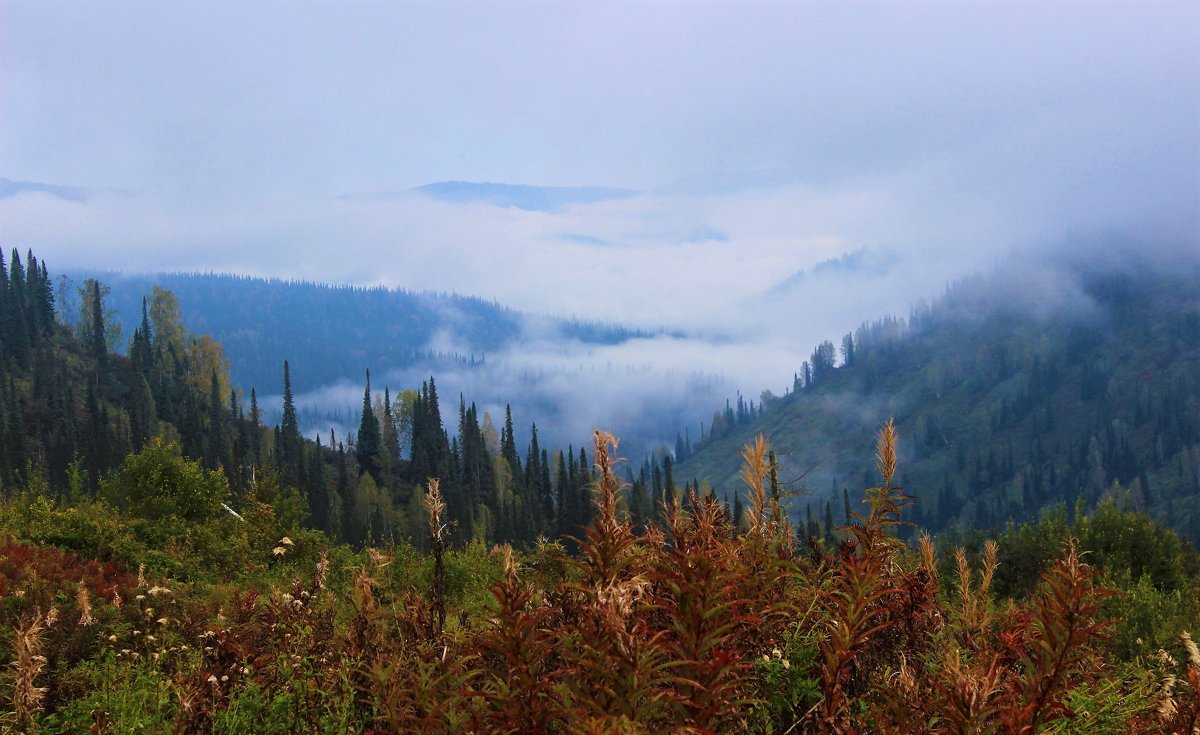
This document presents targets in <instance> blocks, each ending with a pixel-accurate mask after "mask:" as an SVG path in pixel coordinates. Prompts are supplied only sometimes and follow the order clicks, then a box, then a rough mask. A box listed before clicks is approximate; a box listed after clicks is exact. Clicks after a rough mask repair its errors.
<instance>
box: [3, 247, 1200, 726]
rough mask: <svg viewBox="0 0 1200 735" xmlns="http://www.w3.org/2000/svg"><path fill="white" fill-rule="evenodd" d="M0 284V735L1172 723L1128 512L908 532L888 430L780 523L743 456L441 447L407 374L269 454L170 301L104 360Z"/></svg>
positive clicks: (22, 289)
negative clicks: (848, 475)
mask: <svg viewBox="0 0 1200 735" xmlns="http://www.w3.org/2000/svg"><path fill="white" fill-rule="evenodd" d="M0 276H2V278H0V384H2V385H3V387H4V390H3V403H0V418H2V423H0V439H2V440H3V449H4V451H3V463H2V464H0V630H3V631H6V632H5V633H4V634H3V635H0V660H3V661H6V662H8V663H9V665H8V666H6V667H5V668H4V669H3V671H2V672H0V727H3V728H4V729H5V730H6V731H8V730H12V731H14V732H26V733H42V732H45V733H51V732H53V733H59V732H65V733H84V732H93V733H133V732H147V731H149V732H165V731H172V732H178V733H205V734H207V733H241V732H248V731H254V732H264V733H328V734H330V735H332V734H333V733H339V734H344V733H355V734H357V733H362V734H363V735H366V734H368V733H371V734H378V733H417V732H420V733H429V732H433V733H452V732H479V733H511V732H518V731H519V732H532V733H576V732H588V733H590V732H597V733H598V732H606V733H609V732H622V733H644V732H651V731H661V730H666V731H676V732H689V733H717V732H753V733H779V732H805V733H828V734H830V735H849V734H850V733H854V732H862V731H871V732H881V733H897V734H899V733H911V732H964V731H968V732H977V731H986V732H1004V733H1019V732H1031V731H1036V732H1063V733H1065V732H1095V731H1099V732H1134V731H1136V732H1148V733H1162V734H1163V735H1166V734H1167V733H1178V732H1189V731H1190V730H1191V729H1193V728H1194V727H1195V725H1196V723H1197V721H1200V653H1198V652H1197V649H1196V646H1195V643H1194V642H1193V640H1192V638H1191V637H1190V636H1189V635H1188V632H1189V631H1190V630H1194V629H1195V628H1196V626H1197V624H1198V623H1200V608H1198V607H1197V605H1200V587H1198V586H1197V585H1198V584H1200V582H1198V581H1197V580H1200V557H1197V555H1196V553H1195V552H1194V551H1192V550H1191V549H1190V548H1189V546H1188V545H1187V544H1186V543H1184V542H1182V541H1181V540H1180V539H1179V537H1177V536H1176V535H1175V534H1173V533H1172V532H1171V531H1169V530H1168V529H1166V528H1164V527H1163V526H1161V525H1160V524H1158V523H1156V522H1155V521H1154V520H1152V519H1151V518H1149V517H1148V516H1146V515H1145V514H1143V513H1138V512H1136V511H1134V510H1132V509H1127V508H1122V507H1119V506H1118V505H1117V504H1116V503H1113V502H1107V503H1101V504H1099V505H1098V506H1097V507H1096V508H1094V509H1092V510H1090V511H1085V509H1084V508H1082V507H1080V508H1079V509H1078V510H1077V512H1076V513H1074V515H1073V516H1072V517H1068V516H1067V515H1066V514H1065V513H1059V514H1049V515H1047V516H1046V517H1044V518H1042V519H1041V520H1040V521H1038V522H1037V523H1025V524H1020V525H1013V526H1012V527H1010V528H1009V529H1007V530H1006V531H1005V532H1004V533H1003V534H1000V535H999V536H998V538H996V539H987V540H985V539H984V538H982V537H981V536H979V535H969V536H966V537H964V546H963V547H961V548H959V547H956V546H954V545H953V544H952V543H949V542H947V541H945V540H943V541H942V542H941V543H940V548H939V544H936V543H935V542H934V541H933V540H932V539H930V538H929V537H928V536H922V537H921V538H920V540H919V541H918V542H916V543H915V544H913V545H911V546H910V545H908V544H906V543H905V542H904V540H903V539H905V538H908V537H911V536H912V535H913V534H912V532H911V530H910V529H912V526H910V525H909V524H908V523H907V522H906V520H905V519H906V518H907V517H909V516H908V513H907V511H908V510H909V509H910V508H912V507H914V506H912V504H911V500H912V498H911V497H909V496H908V495H906V494H905V492H904V490H903V489H902V488H901V487H900V486H898V484H897V480H898V479H899V478H900V477H901V476H902V473H903V472H904V466H903V465H902V464H900V462H901V461H902V458H903V457H904V456H908V455H910V454H911V453H910V452H907V451H905V450H904V449H903V446H904V445H903V443H900V442H899V440H898V438H897V433H896V431H895V428H894V426H893V424H892V422H891V421H888V422H886V423H885V424H884V428H883V430H882V431H881V432H880V433H879V440H878V443H877V444H876V447H875V451H874V460H875V461H874V462H873V465H874V471H875V473H876V474H875V475H874V476H873V477H872V478H871V485H873V486H872V487H870V488H868V489H867V490H866V491H865V494H859V493H855V495H856V497H855V501H856V502H855V503H854V504H853V506H852V507H853V508H854V509H857V511H858V512H856V513H853V514H850V513H847V518H846V522H845V525H844V526H842V527H840V528H837V529H833V528H827V529H824V533H823V534H813V533H811V532H809V531H811V528H809V527H807V526H806V527H801V528H798V529H797V528H795V527H794V526H793V524H792V523H791V521H790V520H789V517H788V514H787V513H786V511H785V509H784V507H783V504H782V503H783V502H784V499H785V498H784V491H783V487H784V483H783V482H781V480H780V471H781V463H780V462H778V461H777V455H776V454H775V453H774V452H772V451H771V449H770V446H769V444H768V442H767V441H765V440H764V439H763V438H762V437H761V436H758V437H755V438H754V439H753V440H752V441H750V442H748V443H747V444H746V445H745V446H744V447H743V448H742V449H741V450H740V451H739V455H740V456H739V458H738V460H737V461H738V462H739V463H740V465H741V469H740V471H739V474H740V477H741V480H742V486H740V487H738V488H737V489H730V490H729V491H728V492H729V493H730V494H731V495H732V496H733V498H734V503H733V506H730V504H728V503H726V502H723V500H718V498H717V497H716V496H714V495H712V494H711V493H708V492H706V490H705V489H704V488H703V487H701V488H697V486H696V485H690V484H689V483H684V486H683V487H677V485H676V480H675V477H676V472H675V469H676V468H675V467H674V465H673V464H672V463H671V461H670V457H669V455H667V456H663V457H661V458H660V459H659V462H653V461H651V462H647V463H645V464H644V465H643V466H642V467H640V468H639V476H638V477H637V478H635V481H634V483H633V486H632V487H629V488H626V487H624V483H622V482H621V481H620V479H619V474H618V470H617V469H616V467H617V465H618V459H617V458H616V457H615V455H614V451H615V446H616V442H615V440H614V439H613V438H612V437H610V436H608V435H606V434H603V433H602V432H599V431H597V432H596V434H595V437H594V443H593V444H592V446H591V447H590V448H589V449H590V457H589V454H588V453H587V452H585V451H584V450H583V449H579V450H578V455H577V454H576V450H574V449H573V448H568V449H567V450H566V451H562V452H552V451H550V450H549V449H548V448H545V447H542V446H540V445H539V443H538V438H537V431H536V427H534V428H533V429H531V431H530V436H531V439H530V442H529V444H528V446H527V447H526V448H524V451H523V452H522V451H521V448H518V447H517V445H516V440H515V437H514V431H513V425H512V417H511V412H509V413H508V415H506V416H505V417H504V421H503V424H502V426H500V427H499V428H497V427H496V426H493V425H492V422H491V421H490V417H488V416H486V415H484V416H483V417H480V416H479V415H478V412H477V410H476V409H475V407H474V406H472V405H469V404H467V403H466V402H465V401H460V404H459V414H458V415H459V420H458V427H457V433H455V432H453V431H451V430H449V429H448V428H447V427H445V426H444V425H443V422H442V412H441V410H440V406H439V397H438V392H437V384H436V382H435V381H434V380H433V379H432V378H431V379H430V380H428V381H426V382H425V383H424V384H423V385H421V386H420V387H419V389H417V390H409V391H400V393H399V395H397V396H394V397H393V395H392V394H391V392H390V389H389V388H387V387H385V388H384V391H383V394H382V396H381V395H380V394H379V393H378V390H377V386H376V387H373V386H372V384H371V376H370V373H369V372H368V373H366V374H365V385H364V390H363V401H362V412H361V413H362V422H361V424H360V426H359V430H358V432H357V434H356V436H355V440H354V441H353V442H351V441H347V439H346V438H345V437H342V438H339V437H336V436H331V437H330V440H329V442H328V444H326V445H322V443H321V442H320V441H309V440H306V439H304V438H303V437H301V435H300V433H299V429H298V422H297V419H296V415H295V407H294V405H293V402H292V391H291V385H290V382H291V381H290V372H291V366H290V364H289V363H288V362H284V363H283V368H282V381H283V401H284V406H283V411H282V420H281V422H280V423H279V424H278V425H277V426H275V427H267V426H264V425H263V424H262V423H261V416H260V410H259V406H258V405H257V399H256V393H255V392H254V391H253V390H252V391H251V393H250V397H249V399H248V406H247V405H246V404H247V402H246V401H244V400H243V397H242V396H241V395H240V394H239V392H238V391H237V390H236V388H234V387H233V386H232V384H231V382H230V380H229V374H228V364H227V362H226V361H225V359H224V357H223V351H222V349H221V347H220V345H219V344H218V343H216V342H214V341H213V340H212V339H211V338H209V337H207V336H196V335H195V334H193V333H192V332H191V331H190V330H188V329H187V327H185V326H184V323H183V319H182V316H181V314H180V310H179V308H178V303H177V301H176V300H175V298H174V296H173V294H172V293H171V292H169V291H165V290H163V289H153V290H152V291H151V292H150V293H149V294H148V295H147V297H146V301H145V304H144V307H143V314H142V318H141V320H140V323H139V324H138V326H137V327H136V328H135V329H134V330H133V334H132V338H131V340H130V342H129V347H128V350H127V352H128V355H127V356H124V355H120V354H116V353H115V352H114V351H113V348H114V346H115V345H116V344H117V343H118V341H119V340H118V339H117V337H116V335H115V330H113V329H111V328H110V325H111V324H112V323H113V314H112V311H111V309H110V308H109V307H108V306H107V304H106V296H107V290H106V288H105V286H104V285H103V284H100V283H99V282H97V281H95V280H88V281H85V283H84V284H83V286H82V288H81V290H80V293H79V304H80V306H79V313H78V316H77V319H76V322H75V328H74V329H71V328H68V327H67V326H66V325H65V324H63V323H62V320H61V319H59V318H56V306H57V307H58V308H60V309H61V305H56V302H55V298H54V295H53V294H52V292H51V289H50V283H51V279H50V275H49V272H48V270H47V268H46V265H45V263H42V262H40V261H38V260H37V259H36V258H35V257H34V256H33V254H32V253H27V254H26V256H25V257H24V258H21V257H20V256H19V255H18V254H16V253H13V255H12V256H11V258H10V259H8V260H7V261H0ZM1163 294H1164V298H1166V294H1167V292H1166V291H1164V292H1163ZM1185 324H1186V322H1185ZM870 344H871V343H870V341H869V340H864V341H862V342H857V341H856V342H855V344H854V349H855V354H856V358H855V359H854V360H851V365H850V366H848V367H847V368H841V369H836V370H831V371H826V372H824V373H822V376H823V377H821V378H820V379H817V381H816V382H813V383H812V385H806V386H805V387H804V388H803V390H801V391H800V393H799V395H805V394H808V393H809V391H812V394H816V391H817V389H818V388H819V387H820V386H821V385H822V382H823V381H833V380H835V379H837V378H836V376H837V375H839V374H840V375H849V374H850V372H849V370H850V368H851V367H853V366H854V365H855V364H856V360H857V358H858V356H860V355H863V356H864V359H865V355H867V354H869V353H870V349H869V345H870ZM880 344H882V343H880ZM880 349H882V348H880ZM860 350H862V351H861V352H860ZM797 397H799V396H797ZM731 410H732V409H731ZM738 414H740V415H741V417H742V418H741V422H742V424H743V425H746V424H750V423H752V422H754V421H766V420H768V419H770V418H771V417H772V416H774V415H778V413H777V410H776V407H774V406H772V405H770V403H769V402H768V405H767V406H766V408H765V411H764V410H763V409H762V408H761V407H753V408H751V407H750V406H747V405H741V404H740V405H739V411H738ZM738 414H735V415H734V417H735V420H736V418H737V415H738ZM760 414H761V415H760ZM720 440H721V439H713V440H709V441H713V442H714V444H715V442H716V441H720ZM401 445H406V446H407V451H406V452H401V449H400V447H401ZM706 449H707V447H706V446H705V445H704V444H702V445H701V447H700V452H704V451H705V450H706ZM867 451H868V452H869V450H867ZM684 453H685V454H686V453H687V449H686V442H685V450H684ZM699 456H700V455H699V454H697V455H696V457H693V459H696V458H699ZM647 476H648V477H649V480H647V479H646V477H647ZM1151 476H1153V475H1151ZM918 494H919V493H918ZM743 499H744V501H743ZM846 499H847V503H849V496H848V495H847V498H846ZM735 508H744V512H740V511H738V510H734V509H735ZM827 525H829V526H832V525H833V523H832V522H830V523H828V524H827ZM555 537H557V538H555ZM493 541H510V542H512V545H499V546H490V544H489V542H493ZM1171 652H1174V654H1175V655H1176V656H1177V657H1173V656H1172V653H1171Z"/></svg>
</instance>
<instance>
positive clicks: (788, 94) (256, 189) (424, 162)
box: [0, 0, 1200, 395]
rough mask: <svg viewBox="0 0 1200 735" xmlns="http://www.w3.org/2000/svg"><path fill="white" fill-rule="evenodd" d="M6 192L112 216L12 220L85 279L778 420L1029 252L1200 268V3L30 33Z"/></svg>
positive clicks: (7, 111)
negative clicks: (815, 369)
mask: <svg viewBox="0 0 1200 735" xmlns="http://www.w3.org/2000/svg"><path fill="white" fill-rule="evenodd" d="M0 178H5V179H8V180H11V181H23V182H38V183H42V184H49V185H56V186H70V187H80V188H82V189H83V190H84V195H83V196H81V197H76V198H73V199H71V198H67V199H64V198H62V197H57V196H54V195H52V194H46V193H38V192H26V193H17V194H12V195H8V196H4V197H3V198H0V242H2V243H3V244H4V245H5V246H6V247H11V246H18V247H21V248H25V247H32V248H34V250H35V252H37V253H39V254H40V255H42V256H43V257H45V258H46V259H47V260H48V262H50V264H51V266H52V267H58V268H71V267H99V268H107V269H115V270H136V271H157V270H165V271H178V270H186V271H193V270H200V271H222V272H238V273H248V274H260V275H270V276H280V277H285V278H305V279H311V280H317V281H323V282H338V283H356V284H385V285H389V286H401V287H406V288H414V289H432V290H438V291H457V292H460V293H466V294H472V295H479V296H483V297H486V298H492V299H497V300H499V301H501V302H503V303H505V304H506V305H510V306H513V307H516V308H519V309H524V310H528V311H533V312H537V313H544V314H553V315H576V316H580V317H586V318H592V319H605V320H617V321H622V322H625V323H629V324H634V325H637V326H649V327H657V326H666V327H669V328H673V329H674V328H677V329H682V330H686V331H687V332H688V333H689V334H691V335H694V340H693V341H692V342H689V343H688V344H684V345H680V344H673V345H669V346H667V347H666V348H665V349H659V350H657V351H655V352H646V353H645V354H644V355H643V356H642V357H643V358H644V359H643V360H642V362H649V363H652V364H653V365H655V366H657V367H661V368H662V369H663V370H665V371H672V370H675V371H678V370H683V371H693V370H699V371H700V372H702V373H706V374H707V373H710V372H716V373H722V374H727V375H730V376H732V378H733V382H734V383H735V384H737V385H740V386H744V388H745V390H746V391H747V393H748V394H750V395H754V394H756V393H757V391H758V390H759V389H761V388H763V387H771V388H772V389H773V390H776V391H777V392H778V391H781V390H782V388H783V386H784V385H785V384H786V383H787V382H789V381H790V377H791V374H792V372H793V370H794V369H795V368H796V367H797V365H798V363H799V360H800V359H802V358H803V356H806V355H807V353H808V352H809V351H810V350H811V348H812V346H813V345H814V344H815V343H816V342H817V341H819V340H820V339H825V338H833V339H836V338H837V336H838V335H839V334H842V333H844V332H846V331H849V330H850V329H852V328H853V327H854V326H856V325H857V324H859V323H860V322H861V321H863V320H865V319H869V318H874V317H878V316H882V315H883V314H887V313H901V314H903V313H906V312H907V308H908V306H909V304H911V303H913V301H915V300H916V299H919V298H923V297H932V296H935V295H936V294H937V293H938V292H939V291H940V290H941V289H942V288H943V287H944V285H945V284H946V283H947V282H948V281H950V280H953V279H954V278H956V277H959V276H961V275H963V274H965V273H967V272H970V271H974V270H979V269H987V268H988V267H990V266H991V265H992V264H994V263H996V262H997V261H998V260H999V259H1002V258H1004V257H1007V255H1008V254H1009V253H1011V252H1012V251H1013V250H1014V249H1022V248H1024V249H1040V248H1050V247H1054V246H1055V245H1056V243H1060V242H1063V241H1065V240H1078V239H1079V238H1081V237H1082V238H1086V237H1093V236H1094V237H1107V236H1110V235H1113V234H1117V235H1123V236H1134V237H1138V238H1141V239H1142V240H1144V242H1145V243H1146V247H1155V246H1156V245H1157V244H1158V243H1162V242H1167V241H1170V242H1172V243H1174V245H1175V246H1176V247H1178V245H1179V243H1181V242H1182V243H1185V245H1184V247H1185V248H1186V247H1188V246H1190V245H1195V246H1196V248H1197V249H1200V237H1198V235H1197V232H1198V231H1200V4H1198V3H1196V2H1194V1H1189V2H1177V3H1172V2H1153V1H1147V0H1141V1H1139V2H1125V3H1112V2H977V1H971V2H911V3H900V2H873V3H864V2H839V3H834V2H778V3H767V2H701V1H699V0H697V1H696V2H655V1H651V0H643V1H641V2H587V1H584V0H579V1H572V2H481V1H473V2H423V3H417V2H369V3H364V2H358V3H356V2H336V3H332V2H312V1H310V2H281V1H278V0H275V1H271V2H247V1H239V2H221V1H220V0H204V1H203V2H187V1H180V2H170V3H163V2H110V1H106V0H93V1H89V2H59V1H54V0H50V1H45V0H39V1H38V2H24V1H18V0H0ZM447 180H455V181H475V182H504V183H510V184H526V185H537V186H611V187H621V188H628V189H633V190H636V191H637V192H638V193H637V195H635V196H631V197H625V198H621V199H614V200H611V201H601V202H593V203H587V204H578V205H573V206H567V207H563V208H560V209H557V210H554V211H528V210H524V209H519V208H513V207H500V206H494V205H492V204H488V203H486V202H476V203H461V202H447V201H440V200H437V199H433V198H430V197H427V196H421V195H418V194H414V193H412V191H411V190H412V189H413V188H414V187H418V186H421V185H424V184H428V183H430V182H436V181H447ZM80 199H81V200H80ZM856 252H859V253H865V254H866V256H867V257H865V258H859V260H860V261H863V262H865V263H866V265H865V266H862V267H860V268H857V269H851V270H850V271H849V272H837V273H834V275H832V276H825V277H820V278H818V277H815V276H812V272H813V268H814V267H815V266H816V265H817V264H819V263H821V262H823V261H827V260H830V259H834V258H839V257H841V256H843V255H844V254H846V253H856ZM856 262H857V261H856ZM800 272H805V273H808V274H809V276H807V277H802V278H794V276H796V274H797V273H800ZM826 272H827V273H828V272H829V271H828V269H826ZM593 359H600V360H605V361H607V360H608V359H609V356H594V357H593ZM618 359H623V360H630V361H632V363H633V364H637V363H638V362H639V360H638V356H630V355H626V354H622V355H620V356H618ZM710 362H711V364H710ZM698 363H699V365H698ZM768 376H775V377H774V379H773V380H771V379H769V377H768ZM764 383H766V384H765V385H764Z"/></svg>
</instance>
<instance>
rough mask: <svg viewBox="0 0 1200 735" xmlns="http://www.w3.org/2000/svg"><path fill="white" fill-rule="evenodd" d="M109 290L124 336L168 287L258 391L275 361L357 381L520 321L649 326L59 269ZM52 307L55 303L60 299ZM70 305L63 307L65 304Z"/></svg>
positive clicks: (466, 301) (577, 327) (467, 348)
mask: <svg viewBox="0 0 1200 735" xmlns="http://www.w3.org/2000/svg"><path fill="white" fill-rule="evenodd" d="M67 275H68V276H69V277H70V278H71V279H73V280H74V281H75V282H76V283H81V282H82V280H83V279H84V278H87V277H95V278H97V279H98V280H100V281H101V282H102V283H104V284H105V285H107V286H109V287H110V288H111V289H112V291H111V293H110V295H109V298H108V302H107V303H108V305H109V306H111V307H112V308H114V309H115V310H116V312H117V316H118V319H119V321H120V323H121V326H122V331H123V334H124V341H125V342H128V340H129V338H130V337H131V336H132V335H133V330H134V328H135V327H137V325H138V323H139V322H140V320H141V304H142V298H143V297H145V296H148V295H149V294H150V292H151V289H152V288H153V287H154V286H159V287H160V288H165V289H168V290H170V291H171V292H173V293H174V294H175V296H176V298H177V299H178V300H179V305H180V308H181V310H182V311H183V313H184V314H185V315H186V318H187V325H188V327H189V328H190V329H191V330H192V331H193V332H195V333H196V334H211V335H212V337H213V338H214V339H216V340H217V341H218V342H220V343H221V344H222V345H223V346H224V348H225V353H226V355H227V356H228V357H229V359H230V361H231V363H232V370H231V374H232V377H233V380H234V382H236V383H237V384H239V385H240V386H242V387H243V388H244V389H245V390H247V391H248V390H249V389H250V388H251V387H255V388H257V389H258V390H259V392H260V393H261V394H269V393H274V392H277V391H279V390H280V385H281V381H282V369H283V368H282V366H283V360H285V359H287V360H290V361H291V364H292V381H293V388H294V389H295V390H296V392H297V393H301V392H304V391H306V390H312V389H316V388H318V387H320V386H324V385H328V384H331V383H334V382H336V381H339V380H351V381H358V380H360V379H361V378H362V372H363V370H364V369H366V368H370V369H371V370H372V371H373V372H375V373H376V374H380V375H382V374H384V373H385V372H386V371H389V370H395V369H399V368H405V367H409V366H412V365H415V364H417V363H422V364H437V363H439V362H440V363H443V364H444V363H454V364H470V363H471V362H473V361H478V360H480V359H483V357H484V356H485V355H487V354H489V353H493V352H497V351H499V350H502V349H504V348H505V347H507V346H510V345H511V344H512V343H513V342H514V341H515V340H517V339H518V338H520V337H521V336H522V335H523V334H524V333H525V331H526V330H527V328H532V329H534V330H536V332H537V334H538V336H539V338H541V339H551V338H561V339H567V340H577V341H580V342H584V343H591V344H617V343H620V342H623V341H625V340H627V339H631V338H634V337H639V336H648V333H646V332H641V331H637V330H631V329H626V328H624V327H621V326H619V325H613V324H599V323H594V322H586V321H579V320H562V319H553V318H549V317H544V316H534V315H529V314H525V313H522V312H519V311H515V310H513V309H509V308H506V307H504V306H501V305H500V304H497V303H495V302H493V301H485V300H483V299H479V298H473V297H468V296H460V295H457V294H437V293H429V292H414V291H406V290H403V289H386V288H382V287H379V288H357V287H349V286H328V285H322V284H316V283H307V282H296V281H281V280H276V279H263V278H250V277H243V276H231V275H216V274H180V273H173V274H157V275H134V274H118V273H100V272H85V271H68V272H67ZM60 308H61V307H60ZM69 310H70V309H69V308H68V311H69Z"/></svg>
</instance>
